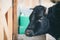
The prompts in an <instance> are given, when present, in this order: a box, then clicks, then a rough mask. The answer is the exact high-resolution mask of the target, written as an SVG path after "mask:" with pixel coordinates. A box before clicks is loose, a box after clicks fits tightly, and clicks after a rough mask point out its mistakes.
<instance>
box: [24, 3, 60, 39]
mask: <svg viewBox="0 0 60 40" xmlns="http://www.w3.org/2000/svg"><path fill="white" fill-rule="evenodd" d="M45 10H46V8H45V7H43V6H41V5H40V6H36V7H35V8H34V9H33V12H32V14H31V15H30V23H29V25H28V27H27V29H26V33H25V34H26V35H27V36H38V35H43V34H46V33H49V34H51V35H52V36H53V37H55V38H56V39H58V38H59V37H60V2H59V3H57V4H56V5H54V6H52V7H50V8H49V11H48V15H47V16H46V15H45ZM41 18H43V19H41ZM48 19H49V20H48ZM38 20H41V21H43V20H44V21H43V22H39V21H38ZM44 22H45V24H46V25H45V24H44ZM41 23H43V26H42V25H41ZM27 30H28V31H27Z"/></svg>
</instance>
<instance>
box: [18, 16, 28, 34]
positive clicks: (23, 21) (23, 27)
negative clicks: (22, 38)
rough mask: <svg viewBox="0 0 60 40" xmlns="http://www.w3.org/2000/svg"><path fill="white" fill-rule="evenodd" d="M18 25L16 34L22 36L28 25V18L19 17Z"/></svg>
mask: <svg viewBox="0 0 60 40" xmlns="http://www.w3.org/2000/svg"><path fill="white" fill-rule="evenodd" d="M19 19H20V20H19V24H20V26H19V27H18V34H24V33H25V30H26V28H27V26H28V24H29V17H28V16H20V18H19Z"/></svg>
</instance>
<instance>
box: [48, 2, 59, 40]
mask: <svg viewBox="0 0 60 40" xmlns="http://www.w3.org/2000/svg"><path fill="white" fill-rule="evenodd" d="M47 17H48V19H49V21H50V30H49V33H50V34H51V35H52V36H54V37H55V38H56V39H58V38H59V37H60V2H58V3H57V4H56V5H54V6H52V7H50V8H49V12H48V16H47Z"/></svg>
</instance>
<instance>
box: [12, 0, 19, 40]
mask: <svg viewBox="0 0 60 40" xmlns="http://www.w3.org/2000/svg"><path fill="white" fill-rule="evenodd" d="M17 34H18V24H17V0H13V40H17Z"/></svg>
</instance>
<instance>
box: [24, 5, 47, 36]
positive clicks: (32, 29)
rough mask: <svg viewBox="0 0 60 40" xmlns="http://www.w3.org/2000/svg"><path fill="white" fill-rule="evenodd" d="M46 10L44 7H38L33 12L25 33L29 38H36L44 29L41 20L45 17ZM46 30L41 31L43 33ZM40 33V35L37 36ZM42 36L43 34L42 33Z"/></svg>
mask: <svg viewBox="0 0 60 40" xmlns="http://www.w3.org/2000/svg"><path fill="white" fill-rule="evenodd" d="M45 10H46V8H45V7H43V6H41V5H40V6H36V7H35V8H34V9H33V12H32V13H31V15H30V18H29V19H30V23H29V25H28V27H27V29H26V31H25V34H26V35H27V36H35V35H38V34H39V30H40V29H42V28H43V27H41V23H40V22H41V20H39V19H43V17H44V16H45V14H44V13H45ZM43 31H44V30H41V32H43ZM37 32H38V34H37ZM41 34H42V33H41Z"/></svg>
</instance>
